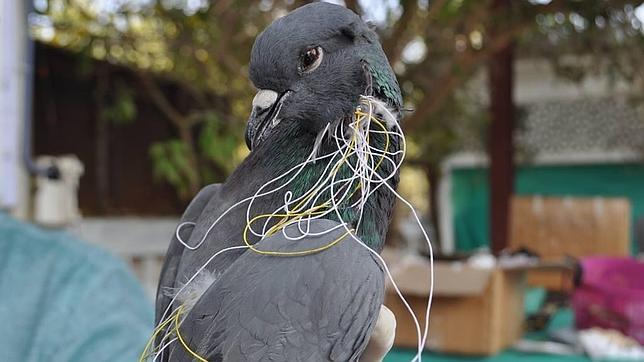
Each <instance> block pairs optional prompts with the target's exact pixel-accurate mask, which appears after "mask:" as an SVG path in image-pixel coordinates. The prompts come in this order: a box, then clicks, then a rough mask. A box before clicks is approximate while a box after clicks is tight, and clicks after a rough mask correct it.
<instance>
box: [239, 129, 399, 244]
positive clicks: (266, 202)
mask: <svg viewBox="0 0 644 362" xmlns="http://www.w3.org/2000/svg"><path fill="white" fill-rule="evenodd" d="M296 127H297V126H296ZM296 127H289V129H290V132H288V133H285V134H281V137H274V139H273V140H272V141H271V142H270V143H269V142H265V143H264V144H260V145H259V147H258V148H257V149H255V150H253V152H251V153H250V155H249V156H248V157H247V158H246V159H245V160H244V162H243V163H242V165H241V166H240V167H239V168H238V169H237V171H236V172H235V173H234V174H233V175H231V178H230V179H229V180H228V182H227V184H229V185H237V187H239V186H241V187H242V188H244V189H245V192H244V194H247V195H252V194H254V193H255V192H256V191H257V190H258V189H259V188H260V187H262V185H264V184H265V183H267V182H269V181H271V180H273V179H275V178H278V177H280V176H281V175H283V174H284V173H285V172H287V171H289V170H291V169H293V168H296V169H297V166H298V165H299V164H301V163H302V162H304V161H305V160H306V159H307V158H308V157H309V156H310V154H311V152H312V149H313V144H314V142H315V135H314V134H311V133H309V132H306V131H304V130H302V129H300V130H297V129H295V128H296ZM284 128H287V127H284ZM372 142H375V143H378V142H380V143H382V142H384V140H380V139H379V137H378V136H376V137H374V138H373V141H372ZM336 147H337V146H336V145H335V143H331V142H324V144H323V146H322V149H321V150H320V151H321V152H320V154H322V155H324V154H328V153H331V152H333V151H335V149H334V148H336ZM392 147H393V148H394V149H395V148H397V147H398V145H397V143H395V144H393V145H392ZM328 162H329V160H328V159H325V160H320V161H317V162H315V163H309V164H307V165H306V166H305V167H304V168H302V170H301V172H300V173H299V174H298V175H297V177H295V178H294V179H293V180H292V182H290V183H289V185H288V186H287V187H284V188H283V189H280V190H279V191H277V192H274V193H271V194H270V195H266V196H263V197H262V198H261V201H260V200H258V202H256V204H257V213H260V212H261V213H270V212H273V211H274V210H275V209H277V208H279V207H280V206H281V205H283V203H284V196H285V193H286V192H287V191H291V192H292V193H293V196H294V197H297V196H300V195H303V194H304V193H306V192H307V191H308V190H310V189H311V188H313V187H314V186H315V184H316V182H318V181H319V180H320V179H321V178H322V177H323V176H324V174H325V169H326V166H327V165H328ZM390 167H391V166H390V165H389V164H388V163H387V162H383V164H382V169H381V170H379V171H378V172H379V173H381V176H382V177H385V175H388V174H389V173H391V172H392V170H391V168H390ZM340 172H342V174H341V175H338V179H341V178H346V177H349V176H350V174H349V172H350V171H349V170H348V168H346V167H345V168H343V169H342V170H341V171H340ZM294 173H295V172H293V173H291V175H293V174H294ZM290 178H291V177H290V176H285V177H283V178H282V179H281V180H279V181H277V182H275V183H274V184H272V185H270V186H268V187H266V188H264V190H263V191H262V192H265V191H269V190H271V189H274V188H275V187H279V186H281V185H282V184H283V183H284V182H285V181H287V180H288V179H290ZM388 182H389V184H390V185H391V186H392V187H394V188H395V187H396V186H397V184H398V175H396V176H395V177H394V178H392V179H391V180H390V181H388ZM327 198H328V197H327ZM393 201H394V198H393V195H392V194H391V192H390V191H389V190H388V189H387V188H386V187H384V186H382V187H380V188H378V189H377V190H376V191H375V192H374V193H373V194H372V195H371V196H370V197H369V198H368V201H367V204H366V205H365V206H364V208H363V210H364V211H363V215H362V220H361V221H360V226H359V227H358V228H357V234H358V237H360V239H361V240H362V241H363V242H364V243H365V244H367V245H369V246H370V247H372V248H373V249H374V250H377V251H380V250H381V249H382V247H383V245H384V239H385V234H386V231H387V228H388V225H389V221H390V219H391V214H392V209H393ZM338 211H339V213H340V216H341V218H342V220H343V221H345V222H349V223H351V224H352V225H351V227H352V228H355V227H356V223H357V221H358V218H359V212H358V210H357V209H354V208H350V207H348V205H343V206H340V207H339V208H338ZM253 213H255V206H254V207H253ZM325 218H326V219H331V220H336V221H339V217H338V215H337V214H336V213H330V214H329V215H327V216H325Z"/></svg>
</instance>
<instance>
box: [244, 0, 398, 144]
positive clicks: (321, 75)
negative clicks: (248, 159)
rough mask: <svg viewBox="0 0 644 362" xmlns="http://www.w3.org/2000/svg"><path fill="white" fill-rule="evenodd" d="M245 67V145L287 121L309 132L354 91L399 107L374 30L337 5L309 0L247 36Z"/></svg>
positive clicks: (344, 109)
mask: <svg viewBox="0 0 644 362" xmlns="http://www.w3.org/2000/svg"><path fill="white" fill-rule="evenodd" d="M249 74H250V79H251V81H252V82H253V84H254V85H255V87H256V88H257V89H258V92H257V95H256V96H255V98H254V99H253V104H252V111H251V115H250V118H249V120H248V125H247V129H246V144H247V145H248V147H249V148H250V149H254V148H255V147H256V146H257V145H258V144H260V143H262V142H264V141H266V140H269V139H271V138H272V137H273V135H275V134H277V133H279V132H280V129H281V128H282V127H289V125H288V124H291V126H292V122H296V123H297V124H298V125H299V127H298V128H299V129H301V130H304V132H305V133H310V134H312V135H317V134H318V133H319V132H321V131H322V130H323V129H324V128H325V127H326V125H327V124H329V123H331V122H334V121H337V120H339V119H342V118H343V117H346V116H348V115H351V114H352V113H353V110H354V109H355V107H356V106H357V105H358V102H359V97H360V95H361V94H369V93H371V94H372V95H375V96H377V97H379V98H381V99H382V100H383V101H386V102H387V103H388V104H389V105H391V106H392V108H400V103H401V96H400V89H399V87H398V83H397V81H396V78H395V76H394V74H393V71H392V70H391V67H390V66H389V62H388V61H387V58H386V56H385V54H384V52H383V50H382V47H381V46H380V43H379V41H378V37H377V35H376V34H375V33H374V32H373V31H372V30H371V29H370V28H369V27H368V26H367V25H366V24H365V23H364V22H363V21H362V20H361V19H360V17H359V16H358V15H356V14H355V13H354V12H352V11H351V10H348V9H346V8H344V7H342V6H339V5H333V4H328V3H321V2H320V3H312V4H309V5H305V6H302V7H300V8H298V9H296V10H294V11H292V12H291V13H289V14H288V15H286V16H284V17H282V18H279V19H277V20H275V21H274V22H273V23H272V24H271V25H270V26H269V27H268V28H266V29H265V30H264V31H263V32H262V33H261V34H259V36H258V37H257V39H256V40H255V43H254V45H253V48H252V51H251V59H250V66H249Z"/></svg>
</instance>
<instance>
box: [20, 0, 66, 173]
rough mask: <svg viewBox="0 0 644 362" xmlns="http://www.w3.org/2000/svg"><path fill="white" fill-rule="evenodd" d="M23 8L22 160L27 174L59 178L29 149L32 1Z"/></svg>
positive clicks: (31, 84)
mask: <svg viewBox="0 0 644 362" xmlns="http://www.w3.org/2000/svg"><path fill="white" fill-rule="evenodd" d="M22 3H23V9H24V10H25V14H24V15H25V18H24V19H25V26H26V27H27V31H26V32H25V42H26V44H27V46H26V51H25V61H24V63H23V64H24V69H23V71H24V72H25V83H24V87H25V99H24V109H23V116H24V120H23V125H24V128H23V132H22V137H23V142H22V160H23V163H24V166H25V168H26V169H27V171H28V172H29V174H31V175H34V176H45V177H47V178H50V179H58V178H60V170H59V169H58V167H57V166H56V165H55V164H52V165H49V166H40V165H38V164H36V162H34V160H33V158H32V155H31V151H32V149H31V148H32V127H33V103H34V102H33V98H34V92H33V88H34V82H35V77H34V69H35V63H34V54H35V48H36V47H35V41H34V40H33V39H32V38H31V36H30V34H29V14H31V13H32V12H33V10H34V9H33V1H24V2H22Z"/></svg>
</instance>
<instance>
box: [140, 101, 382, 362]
mask: <svg viewBox="0 0 644 362" xmlns="http://www.w3.org/2000/svg"><path fill="white" fill-rule="evenodd" d="M355 115H356V126H357V127H356V129H358V127H359V125H360V122H361V121H362V120H363V119H364V118H365V117H367V116H369V119H370V120H371V121H374V123H376V124H377V125H378V126H379V127H380V128H381V129H382V130H383V131H384V132H385V135H386V142H385V150H384V152H383V154H382V155H381V157H380V159H379V160H378V162H377V163H376V167H375V170H378V168H379V167H380V165H381V164H382V162H383V160H384V158H385V154H386V152H387V151H388V150H389V146H390V139H389V134H388V133H387V128H386V127H385V126H384V125H383V124H382V123H381V122H380V121H379V120H378V119H377V118H375V117H374V116H373V115H370V114H366V113H364V112H362V111H360V110H356V111H355ZM356 134H357V132H356V133H354V135H353V137H352V139H351V143H350V144H349V146H348V148H347V150H346V152H345V153H344V155H343V157H342V159H341V160H340V162H339V163H338V164H337V165H336V166H335V167H334V168H333V169H332V170H331V172H332V174H333V175H334V176H335V175H336V174H337V172H338V171H339V169H340V167H341V166H342V165H343V164H344V163H345V162H346V161H347V159H348V156H349V151H350V150H352V149H354V144H355V143H356V139H357V135H356ZM368 141H369V135H368V134H367V142H368ZM361 186H362V180H360V183H359V184H358V185H357V187H356V189H355V190H354V191H353V192H352V194H351V195H350V196H349V197H351V196H353V194H355V192H357V191H358V190H359V189H360V188H361ZM321 187H323V185H320V186H318V187H317V188H316V189H314V190H310V191H308V192H307V193H306V194H305V196H304V199H302V200H301V201H300V202H299V203H298V204H297V205H296V206H295V207H294V208H293V209H292V210H291V211H287V213H286V214H272V215H271V214H262V215H257V216H255V217H254V218H253V219H251V220H250V221H249V222H248V223H247V224H246V227H245V228H244V233H243V239H244V243H245V244H246V246H248V248H249V249H250V250H252V251H254V252H256V253H259V254H263V255H272V256H303V255H310V254H315V253H318V252H321V251H324V250H326V249H329V248H331V247H333V246H334V245H336V244H337V243H339V242H340V241H341V240H342V239H344V237H346V236H347V235H349V233H350V232H352V231H353V230H349V231H347V232H346V233H344V234H343V235H341V236H340V237H339V238H337V239H335V240H334V241H332V242H331V243H329V244H326V245H323V246H321V247H318V248H313V249H308V250H300V251H291V252H278V251H270V250H260V249H257V248H256V247H255V246H254V245H252V244H251V243H250V242H249V241H248V230H249V229H250V225H251V224H252V223H253V222H255V221H256V220H258V219H261V218H271V217H273V216H275V217H282V219H281V220H280V221H279V222H278V223H277V224H276V225H274V226H273V227H271V228H270V229H269V230H268V232H267V235H272V234H274V233H275V232H277V231H278V230H279V229H280V228H282V227H283V225H284V224H285V223H286V222H288V221H289V220H300V219H301V218H303V217H305V216H313V215H320V214H322V213H324V211H317V210H318V209H320V208H325V207H327V206H328V204H329V202H328V201H326V202H324V203H323V204H322V205H317V206H313V207H311V208H310V209H308V210H306V211H304V212H296V211H299V209H300V208H302V207H304V205H306V204H307V203H308V202H309V200H310V199H311V198H312V197H313V196H315V195H316V194H317V192H318V191H319V190H320V188H321ZM182 310H183V306H180V307H179V308H178V309H177V310H175V311H174V312H173V314H174V318H173V316H172V314H171V315H170V316H169V317H168V318H167V319H166V320H165V321H164V322H163V323H161V324H160V325H159V326H158V327H156V328H155V330H154V333H153V334H152V337H151V338H150V339H149V340H148V343H147V344H146V346H145V348H144V349H143V352H142V353H141V356H140V358H139V362H143V361H144V360H145V359H146V358H147V357H149V356H150V355H151V353H152V352H153V351H151V352H150V353H148V350H149V349H150V347H151V345H152V343H153V342H154V340H155V338H156V337H157V336H158V335H159V333H161V331H162V330H163V329H165V328H166V327H167V326H168V325H169V324H170V323H171V322H172V321H174V322H175V326H174V331H175V334H176V335H177V339H178V340H179V342H180V343H181V345H182V346H183V348H184V349H185V350H186V352H188V353H189V354H190V355H191V356H192V357H194V358H196V359H197V360H198V361H200V362H208V361H207V360H206V359H205V358H203V357H201V356H200V355H198V354H197V353H196V352H194V351H193V350H192V349H191V348H190V347H189V346H188V344H187V343H186V341H185V340H184V339H183V336H182V335H181V332H180V330H179V324H180V316H181V313H182ZM165 338H167V336H166V337H164V338H163V339H164V340H165Z"/></svg>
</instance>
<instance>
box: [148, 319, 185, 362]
mask: <svg viewBox="0 0 644 362" xmlns="http://www.w3.org/2000/svg"><path fill="white" fill-rule="evenodd" d="M177 311H178V310H175V311H174V312H172V313H171V314H170V316H169V317H168V318H167V319H166V320H165V321H164V322H163V323H161V324H159V325H158V326H157V327H156V328H155V329H154V331H153V332H154V333H153V334H152V337H150V339H149V340H148V343H147V344H146V345H145V348H144V349H143V352H142V353H141V356H140V357H139V362H144V361H145V359H146V358H148V357H150V356H151V355H152V353H153V352H154V350H152V351H150V352H148V350H149V349H150V347H151V346H152V343H153V342H154V339H155V338H156V337H157V336H158V335H159V333H161V331H163V329H164V328H165V327H166V326H167V325H168V324H170V323H171V322H172V321H174V317H173V314H176V313H177ZM163 339H165V337H164V338H163Z"/></svg>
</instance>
